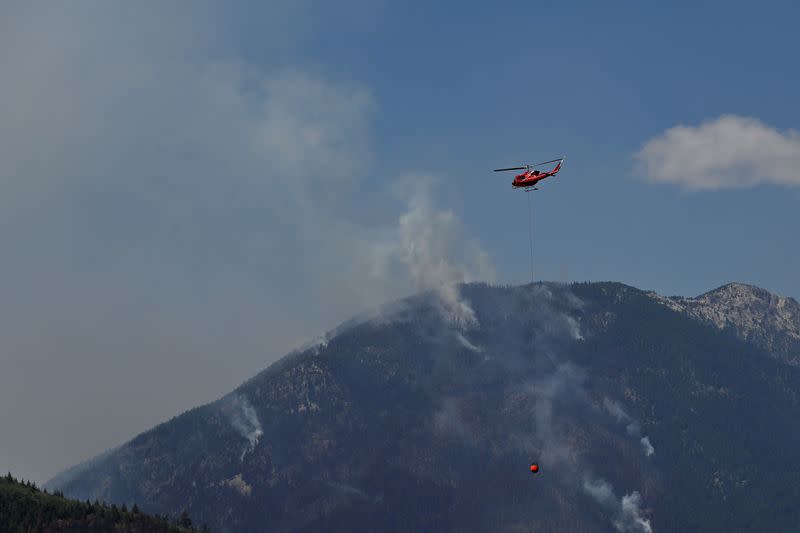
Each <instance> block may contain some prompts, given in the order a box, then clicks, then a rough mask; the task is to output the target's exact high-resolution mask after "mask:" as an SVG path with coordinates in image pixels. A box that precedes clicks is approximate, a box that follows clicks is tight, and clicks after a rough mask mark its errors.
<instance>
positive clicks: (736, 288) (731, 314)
mask: <svg viewBox="0 0 800 533" xmlns="http://www.w3.org/2000/svg"><path fill="white" fill-rule="evenodd" d="M651 294H653V296H654V298H656V299H657V300H658V301H660V302H662V303H664V304H665V305H667V306H668V307H670V308H671V309H673V310H676V311H681V312H685V313H687V314H688V315H690V316H692V317H694V318H696V319H697V320H700V321H703V322H705V323H707V324H711V325H713V326H715V327H716V328H718V329H720V330H727V331H732V332H733V333H734V334H736V335H737V336H739V337H740V338H741V339H744V340H746V341H749V342H753V343H755V344H757V345H759V346H761V347H762V348H764V349H766V350H767V351H769V352H770V353H771V354H772V355H774V356H775V357H781V358H783V359H785V360H786V361H787V362H790V363H791V364H794V365H798V364H800V303H798V302H797V300H795V299H794V298H787V297H783V296H779V295H777V294H773V293H771V292H769V291H767V290H764V289H761V288H759V287H754V286H752V285H746V284H744V283H728V284H727V285H723V286H722V287H719V288H718V289H714V290H713V291H709V292H707V293H705V294H701V295H700V296H697V297H695V298H685V297H680V296H673V297H671V298H664V297H661V296H658V295H655V294H654V293H651Z"/></svg>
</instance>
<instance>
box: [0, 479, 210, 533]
mask: <svg viewBox="0 0 800 533" xmlns="http://www.w3.org/2000/svg"><path fill="white" fill-rule="evenodd" d="M0 531H2V532H4V533H5V532H8V533H17V532H20V533H27V532H33V531H35V532H37V533H39V532H41V533H56V532H62V531H69V532H76V533H77V532H82V531H119V532H129V533H134V532H135V533H155V532H158V533H161V532H169V533H189V532H194V531H208V530H207V529H206V528H205V527H203V528H201V529H195V528H194V526H193V525H192V520H191V518H190V517H189V515H188V513H186V512H184V513H182V514H181V516H180V517H179V518H178V520H177V521H173V520H169V519H168V518H167V517H165V516H157V515H156V516H152V515H148V514H144V513H142V512H140V510H139V507H138V506H137V505H135V504H134V505H133V506H132V507H131V508H130V509H128V507H127V506H126V505H122V506H120V507H118V506H117V505H114V504H111V505H109V504H106V503H101V502H99V501H95V502H94V503H92V502H89V501H85V502H81V501H77V500H70V499H67V498H65V497H64V495H63V494H62V493H61V492H58V491H56V492H54V493H52V494H49V493H48V492H47V490H45V489H39V488H38V487H37V486H36V484H35V483H31V482H29V481H28V482H23V481H18V480H16V479H14V477H13V476H12V475H11V474H10V473H9V474H8V475H6V476H3V477H0Z"/></svg>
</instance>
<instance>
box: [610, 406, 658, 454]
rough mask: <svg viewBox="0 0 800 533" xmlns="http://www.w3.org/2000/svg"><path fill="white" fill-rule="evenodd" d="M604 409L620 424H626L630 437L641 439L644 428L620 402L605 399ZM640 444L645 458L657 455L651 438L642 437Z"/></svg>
mask: <svg viewBox="0 0 800 533" xmlns="http://www.w3.org/2000/svg"><path fill="white" fill-rule="evenodd" d="M603 407H604V408H605V410H606V411H608V413H609V414H610V415H611V416H613V417H614V419H615V420H616V421H617V422H618V423H620V424H625V431H626V432H627V433H628V435H630V436H631V437H634V438H639V437H640V436H641V434H642V426H641V425H640V424H639V422H638V421H636V420H634V419H633V417H631V416H630V415H629V414H628V413H626V412H625V409H623V408H622V406H621V405H620V404H619V403H618V402H616V401H614V400H610V399H609V398H603ZM639 442H640V443H641V445H642V452H643V453H644V455H645V457H650V456H652V455H653V454H655V453H656V449H655V448H654V447H653V444H652V443H651V442H650V437H648V436H647V435H644V436H642V437H641V438H640V439H639Z"/></svg>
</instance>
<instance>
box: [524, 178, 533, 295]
mask: <svg viewBox="0 0 800 533" xmlns="http://www.w3.org/2000/svg"><path fill="white" fill-rule="evenodd" d="M525 196H527V197H528V244H529V245H530V251H531V283H533V214H532V211H531V193H530V192H526V193H525Z"/></svg>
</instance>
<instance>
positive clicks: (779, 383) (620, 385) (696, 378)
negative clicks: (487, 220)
mask: <svg viewBox="0 0 800 533" xmlns="http://www.w3.org/2000/svg"><path fill="white" fill-rule="evenodd" d="M797 317H798V313H797V302H795V301H794V300H791V299H783V298H780V297H777V296H775V295H771V294H769V293H768V292H766V291H763V290H761V289H758V288H755V287H748V286H744V285H736V284H734V285H727V286H725V287H721V288H719V289H717V290H715V291H711V292H710V293H706V294H704V295H701V296H699V297H697V298H693V299H689V298H665V297H662V296H659V295H656V294H654V293H651V292H645V291H641V290H638V289H636V288H633V287H629V286H626V285H622V284H619V283H591V284H589V283H580V284H574V285H569V286H566V285H557V284H531V285H527V286H522V287H489V286H486V285H477V284H474V285H464V286H460V287H458V288H457V290H447V291H443V292H442V293H437V292H428V293H425V294H421V295H418V296H415V297H412V298H409V299H406V300H404V301H401V302H397V303H396V304H394V305H392V306H390V307H388V308H386V309H382V310H380V311H379V312H376V313H374V314H372V315H368V316H364V317H360V318H358V319H355V320H353V321H351V322H349V323H347V324H345V325H343V326H342V327H341V328H339V329H337V330H336V331H334V332H332V333H331V334H330V335H328V336H326V338H325V339H324V340H322V341H320V342H318V343H316V344H314V345H312V346H309V347H307V348H305V349H303V350H300V351H297V352H295V353H292V354H290V355H288V356H286V357H284V358H283V359H282V360H280V361H278V362H277V363H275V364H273V365H272V366H270V367H269V368H267V369H266V370H264V371H263V372H261V373H260V374H258V375H256V376H255V377H254V378H252V379H250V380H249V381H247V382H246V383H244V384H243V385H241V386H240V387H239V388H237V389H236V390H235V391H233V392H232V393H230V394H229V395H227V396H225V397H223V398H222V399H220V400H218V401H216V402H213V403H211V404H208V405H205V406H202V407H198V408H196V409H193V410H191V411H188V412H186V413H183V414H182V415H180V416H178V417H176V418H174V419H172V420H170V421H169V422H166V423H164V424H161V425H159V426H157V427H155V428H153V429H152V430H150V431H147V432H145V433H143V434H141V435H139V436H138V437H136V438H135V439H133V440H132V441H130V442H128V443H126V444H124V445H122V446H120V447H119V448H117V449H115V450H112V451H110V452H108V453H107V454H105V455H103V456H101V457H99V458H97V459H95V460H93V461H92V462H90V463H87V464H86V465H82V466H79V467H76V468H73V469H71V470H70V471H68V472H66V473H65V474H62V475H60V476H57V477H56V478H55V479H54V480H53V481H51V482H50V484H49V485H50V486H55V487H59V488H61V489H63V490H64V491H65V492H66V493H67V494H70V495H74V496H76V497H79V498H82V499H84V498H92V499H93V498H101V499H105V500H108V501H114V502H117V503H123V502H132V501H137V502H139V505H141V506H142V508H143V509H146V510H151V511H153V512H157V513H167V514H170V515H172V516H175V515H176V513H178V512H180V511H181V510H183V509H188V511H189V513H190V514H191V516H193V517H195V519H196V520H197V521H198V522H200V523H208V524H209V526H210V527H211V528H212V529H213V530H214V531H221V532H226V531H230V532H233V531H309V532H310V531H465V532H470V531H475V532H479V531H481V532H482V531H509V532H523V531H564V532H572V531H575V532H578V531H581V532H592V531H610V530H611V531H614V530H616V531H640V532H647V531H686V532H688V531H785V530H791V529H797V528H798V526H799V525H800V507H798V506H797V505H796V502H797V500H798V498H800V483H799V482H798V480H800V446H798V444H799V443H800V426H799V425H798V424H797V422H796V421H797V420H798V417H799V416H800V396H799V394H800V368H798V366H797V364H796V362H797V360H798V358H799V357H800V350H798V349H797V347H798V345H797V343H796V342H795V341H796V333H797ZM532 462H537V463H538V464H539V466H540V471H539V473H538V474H536V475H532V474H531V472H530V470H529V468H528V467H529V465H530V463H532Z"/></svg>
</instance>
